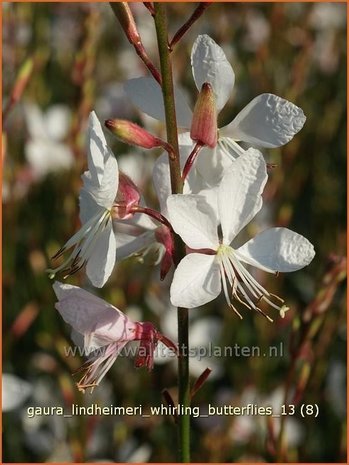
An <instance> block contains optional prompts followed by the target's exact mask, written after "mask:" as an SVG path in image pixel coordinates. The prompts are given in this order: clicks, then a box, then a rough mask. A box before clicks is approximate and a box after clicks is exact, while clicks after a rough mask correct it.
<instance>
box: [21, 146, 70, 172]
mask: <svg viewBox="0 0 349 465" xmlns="http://www.w3.org/2000/svg"><path fill="white" fill-rule="evenodd" d="M25 156H26V159H27V161H28V163H29V164H30V167H31V168H32V170H33V174H34V175H35V176H37V177H38V178H42V177H43V176H46V175H47V174H48V173H53V172H55V171H60V170H64V169H69V168H70V167H71V166H73V165H74V158H73V154H72V152H71V150H70V148H69V147H68V146H67V145H65V144H61V143H58V142H53V141H50V140H49V139H32V140H29V141H28V142H27V143H26V144H25Z"/></svg>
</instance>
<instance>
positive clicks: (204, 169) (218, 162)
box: [194, 145, 234, 186]
mask: <svg viewBox="0 0 349 465" xmlns="http://www.w3.org/2000/svg"><path fill="white" fill-rule="evenodd" d="M233 163H234V160H233V158H232V157H229V156H227V155H225V154H224V153H223V151H222V149H221V148H220V147H219V145H217V146H216V147H215V148H214V149H210V148H208V147H205V148H203V149H201V151H200V153H199V155H198V157H197V160H196V161H195V164H194V167H195V168H196V169H197V171H198V172H199V173H200V175H201V176H202V177H203V179H204V180H205V181H206V183H207V184H208V185H209V186H215V185H217V184H218V183H219V181H220V180H221V179H222V177H223V175H224V173H225V172H226V171H227V170H228V169H229V168H231V166H232V164H233Z"/></svg>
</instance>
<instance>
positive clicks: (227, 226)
mask: <svg viewBox="0 0 349 465" xmlns="http://www.w3.org/2000/svg"><path fill="white" fill-rule="evenodd" d="M267 178H268V176H267V170H266V164H265V161H264V158H263V155H262V154H261V153H260V152H259V151H258V150H255V149H249V150H247V151H246V152H245V153H244V154H243V155H241V156H240V157H239V158H238V159H237V160H236V161H234V163H233V164H232V167H231V168H230V170H229V171H228V172H227V173H226V174H225V175H224V177H223V179H222V181H221V183H220V186H219V189H218V208H219V217H220V219H221V226H222V232H223V242H224V243H225V244H230V243H231V241H232V240H233V239H234V237H235V236H236V235H237V234H238V233H239V231H241V229H242V228H244V227H245V226H246V225H247V224H248V223H249V221H251V219H252V218H253V217H254V216H255V215H256V213H257V212H258V211H259V210H260V209H261V207H262V197H261V195H262V192H263V188H264V186H265V184H266V182H267Z"/></svg>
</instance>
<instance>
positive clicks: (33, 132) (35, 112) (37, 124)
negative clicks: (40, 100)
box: [24, 104, 49, 140]
mask: <svg viewBox="0 0 349 465" xmlns="http://www.w3.org/2000/svg"><path fill="white" fill-rule="evenodd" d="M24 117H25V121H26V123H27V126H28V132H29V136H30V137H31V138H33V139H46V140H48V139H49V136H48V134H47V127H46V124H45V119H44V115H43V113H42V111H41V109H40V108H39V107H38V106H37V105H33V104H26V105H25V106H24Z"/></svg>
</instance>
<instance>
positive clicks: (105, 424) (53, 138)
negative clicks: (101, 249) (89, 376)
mask: <svg viewBox="0 0 349 465" xmlns="http://www.w3.org/2000/svg"><path fill="white" fill-rule="evenodd" d="M195 6H196V4H189V3H187V4H186V3H173V4H169V5H168V6H167V8H168V14H169V29H170V35H171V36H173V35H174V33H175V32H176V31H177V29H178V28H179V27H180V26H181V25H182V24H183V23H184V21H185V20H186V19H187V18H188V17H189V16H190V14H191V13H192V11H193V9H194V7H195ZM2 8H3V105H4V107H5V106H6V104H7V102H8V101H9V96H10V95H11V92H12V90H13V87H14V83H15V82H16V79H18V77H19V75H20V73H21V70H22V76H23V73H24V75H25V74H27V78H28V79H24V80H23V79H22V82H24V85H23V86H22V87H23V89H22V90H23V92H22V93H21V95H20V99H19V101H18V103H17V104H16V105H15V106H14V107H13V108H12V109H11V111H9V112H7V114H6V115H5V120H4V127H3V139H2V142H3V144H2V147H3V194H2V196H3V197H2V198H3V328H4V332H3V373H4V375H3V408H4V414H3V430H4V442H3V446H4V457H3V460H4V461H5V462H46V461H48V462H58V461H73V462H74V461H75V462H84V461H89V462H96V461H110V462H127V461H128V462H137V461H143V462H166V461H168V462H170V461H175V460H176V452H175V446H174V444H175V428H174V424H173V421H172V419H171V418H167V417H156V416H154V417H151V418H150V419H143V418H140V417H138V416H129V417H75V418H71V419H67V418H63V417H60V416H44V415H43V416H41V417H39V416H38V417H35V418H28V415H27V407H28V406H41V407H44V406H45V407H47V406H64V407H65V408H66V409H68V410H69V409H70V405H71V404H72V403H77V404H81V405H90V404H91V403H99V404H100V405H107V406H108V405H111V404H112V405H116V406H117V405H119V406H128V405H130V406H136V405H140V404H142V405H143V407H144V409H145V410H146V409H147V407H149V406H151V405H160V403H161V402H164V401H163V399H162V397H161V391H162V389H164V388H167V389H168V390H169V391H170V392H171V393H172V395H173V396H174V397H175V395H176V394H175V393H176V365H175V363H174V362H173V361H169V362H166V363H165V362H163V361H160V362H159V363H156V365H155V368H154V370H153V371H152V372H151V373H148V372H146V371H145V370H142V369H141V370H136V369H135V368H134V367H133V360H129V359H127V358H120V359H119V360H118V361H117V362H116V363H115V364H114V366H113V367H112V369H111V370H110V372H109V373H108V375H107V376H106V378H105V379H104V380H103V382H102V383H101V386H100V387H98V389H96V390H95V391H94V393H93V394H92V395H91V394H89V393H86V394H85V395H83V394H81V393H79V392H78V391H77V389H76V387H75V384H74V378H73V377H72V375H71V373H72V372H74V371H75V370H76V369H77V368H78V367H79V366H80V365H81V364H82V362H83V361H82V359H81V358H79V357H75V358H74V357H71V356H66V353H65V347H69V346H70V344H71V343H70V329H69V328H67V326H66V325H65V324H64V323H63V321H62V320H61V318H60V316H59V315H58V313H57V312H56V310H55V308H54V302H55V296H54V293H53V290H52V287H51V284H52V283H51V281H50V280H49V278H48V276H47V274H46V273H45V269H46V267H47V266H48V265H49V263H50V256H52V255H53V254H54V252H55V251H56V250H57V249H59V248H60V247H61V246H62V245H63V244H64V243H65V241H66V240H67V239H68V238H69V237H70V236H71V235H72V234H73V233H74V232H75V231H77V229H78V227H79V220H78V192H79V189H80V185H81V181H80V175H81V173H82V172H83V170H84V168H85V166H86V165H85V163H86V159H85V153H86V151H85V129H86V120H87V117H88V113H89V111H90V110H91V109H95V110H96V112H97V114H98V116H99V117H100V119H101V120H102V121H103V120H104V119H106V118H110V117H118V118H128V119H131V120H133V121H136V122H138V123H139V124H142V125H143V126H145V127H147V129H149V130H151V131H156V132H157V133H158V134H163V131H164V128H163V126H162V125H161V124H160V123H158V122H156V121H154V120H152V119H151V118H146V117H145V116H144V115H141V114H140V113H139V112H137V110H136V109H135V108H134V107H133V106H132V105H131V104H130V102H129V101H128V100H127V98H126V96H125V95H124V93H123V82H124V81H125V80H127V79H129V78H132V77H137V76H141V75H146V74H147V71H146V70H145V69H144V67H143V65H142V63H141V62H140V60H139V59H138V57H137V56H136V55H135V53H134V51H133V49H132V47H131V46H130V44H129V43H128V42H127V40H126V39H125V37H124V35H123V31H122V30H121V28H120V26H119V24H118V23H117V21H116V19H115V17H114V16H113V13H112V11H111V9H110V7H109V5H108V4H107V3H99V4H93V3H91V4H84V3H79V4H78V3H76V4H74V3H69V4H68V3H66V4H65V3H5V4H3V5H2ZM131 8H132V10H133V12H134V15H135V18H136V21H137V24H138V27H139V31H140V33H141V36H142V39H143V41H144V44H145V46H146V48H147V50H148V53H149V55H150V56H151V57H152V58H153V60H154V62H155V63H158V58H157V48H156V36H155V31H154V27H153V20H152V17H151V15H150V14H149V11H148V10H147V9H146V8H145V7H144V5H143V4H142V3H138V4H131ZM203 33H206V34H209V35H210V36H211V37H212V38H213V39H214V40H215V41H216V42H217V43H218V44H219V45H221V46H222V47H223V49H224V50H225V53H226V55H227V58H228V59H229V61H230V62H231V64H232V66H233V68H234V71H235V74H236V84H235V87H234V92H233V94H232V97H231V100H230V101H229V102H228V104H227V105H226V107H225V108H224V110H223V111H222V113H221V114H220V123H222V124H223V123H224V122H228V121H230V120H231V119H232V117H233V115H235V114H237V112H238V111H240V110H241V109H242V108H243V107H244V106H245V105H246V104H247V103H248V102H249V101H250V100H251V99H252V98H253V97H255V96H256V95H258V94H260V93H263V92H271V93H275V94H277V95H280V96H282V97H284V98H287V99H289V100H291V101H292V102H294V103H295V104H297V105H298V106H300V107H301V108H302V109H303V110H304V112H305V114H306V116H307V121H306V124H305V126H304V128H303V129H302V131H301V132H300V133H299V134H298V135H297V136H296V137H295V138H294V140H293V141H292V142H290V143H289V144H287V145H286V146H284V147H281V148H279V149H274V150H265V151H264V153H265V157H266V159H267V161H268V162H270V163H275V164H277V167H276V168H274V169H273V170H272V171H271V172H270V178H269V181H268V184H267V187H266V191H265V194H264V200H265V203H264V207H263V210H262V213H261V214H259V215H258V217H257V218H256V220H255V221H254V222H253V223H252V224H251V225H250V226H249V228H248V230H247V232H246V234H247V235H248V236H250V235H252V234H255V233H256V231H259V230H262V229H264V228H266V227H269V226H276V225H278V226H287V227H289V228H291V229H293V230H295V231H297V232H299V233H301V234H303V235H304V236H306V237H307V238H308V239H309V240H310V241H311V242H312V243H313V244H314V246H315V249H316V257H315V259H314V261H313V262H312V264H311V265H310V266H309V267H307V268H305V269H303V270H301V271H299V272H297V273H290V274H288V275H283V276H279V277H278V278H275V277H274V276H268V275H267V274H266V273H260V274H258V279H259V280H260V282H261V283H262V284H263V285H265V286H266V287H267V288H268V289H269V290H270V291H272V292H274V293H276V294H278V295H280V296H282V297H284V298H285V299H286V302H287V304H288V305H289V306H290V307H291V310H290V311H289V312H288V313H287V314H286V318H285V319H279V318H276V319H275V321H274V323H273V324H271V323H269V322H268V321H266V320H265V319H264V318H262V317H260V316H259V315H257V314H254V313H252V312H247V311H244V319H243V320H242V321H240V320H239V318H237V317H236V316H235V315H234V314H233V313H232V311H230V310H229V309H228V308H227V307H226V304H225V301H224V299H218V300H216V301H214V302H212V303H211V304H209V305H206V306H204V307H202V308H200V309H193V310H192V312H191V333H190V339H191V346H192V347H202V346H207V345H208V344H209V343H211V344H214V345H217V346H220V347H224V346H233V345H234V344H235V343H237V344H239V346H248V347H251V346H258V347H260V348H261V350H262V351H264V350H265V351H268V348H269V347H270V346H276V347H278V348H279V349H278V350H279V351H278V355H277V356H274V357H242V356H240V357H238V356H235V357H211V358H209V359H206V360H202V361H201V362H199V361H198V360H196V359H194V358H193V359H192V360H191V375H192V381H194V380H195V378H196V377H197V376H198V375H199V374H200V373H201V371H202V370H204V369H205V368H206V367H207V366H209V367H210V368H212V370H213V371H212V374H211V376H210V378H209V379H208V380H207V382H206V383H205V384H204V386H203V387H202V388H201V390H200V391H199V392H198V394H197V395H196V396H195V398H194V401H193V405H196V406H200V408H201V409H202V411H204V410H205V408H207V405H208V404H211V405H215V406H218V405H242V406H243V405H247V404H248V403H254V404H256V405H259V406H261V405H273V406H275V408H276V409H277V408H280V405H281V404H282V403H283V402H284V398H285V391H287V393H288V399H289V403H293V404H295V405H296V414H295V415H294V416H292V417H288V418H287V420H285V423H284V425H283V428H284V430H285V445H286V446H285V449H284V451H283V455H282V458H283V460H284V461H285V462H298V461H300V462H343V461H346V459H345V457H346V444H345V439H346V429H345V423H346V384H345V378H346V318H345V310H346V306H345V302H346V299H345V287H344V279H345V270H346V262H345V253H346V250H345V243H346V240H345V239H346V174H345V173H346V5H345V4H343V3H342V4H340V3H272V4H271V3H265V4H264V3H258V4H257V3H256V4H253V3H246V4H243V3H224V4H223V3H215V4H213V5H212V6H211V7H210V8H209V9H208V10H207V11H206V12H205V14H204V15H203V16H202V17H201V18H200V20H199V21H198V22H197V23H195V25H194V26H193V27H192V28H191V29H190V31H189V32H188V33H187V34H186V35H185V36H184V38H183V39H182V41H181V42H180V44H178V45H177V47H176V48H175V51H174V53H173V59H174V69H175V79H176V82H178V83H180V84H181V85H182V87H184V89H185V90H186V92H187V95H188V100H189V102H190V103H191V104H193V103H194V102H195V98H196V95H197V91H196V89H195V87H194V84H193V79H192V75H191V69H190V50H191V46H192V44H193V41H194V40H195V38H196V36H197V35H198V34H203ZM23 64H24V71H23ZM107 137H108V141H109V143H110V145H111V146H112V148H113V149H114V153H115V154H116V156H117V158H118V161H119V163H120V167H121V169H123V170H124V171H126V172H128V173H130V175H131V177H132V178H133V179H134V181H135V182H136V183H138V184H139V185H140V187H141V188H142V190H143V192H144V195H145V197H146V199H147V202H148V204H150V205H153V206H154V207H156V205H157V204H156V198H155V195H154V191H153V187H152V184H151V169H152V164H153V162H154V159H155V157H156V156H157V155H159V152H156V151H154V152H153V153H150V152H147V153H144V152H141V151H136V150H134V149H133V148H131V147H128V146H125V145H123V144H120V143H117V142H116V141H115V140H114V139H112V138H110V137H109V135H107ZM151 261H152V260H151V256H148V257H146V258H145V259H144V260H143V263H142V260H140V259H139V257H138V258H137V257H134V258H130V259H128V260H126V261H124V262H122V263H120V264H119V265H118V266H117V268H116V270H115V272H114V274H113V275H112V277H111V279H110V280H109V281H108V283H107V285H106V286H105V287H104V288H103V289H102V290H95V292H98V295H99V296H102V297H103V298H105V299H106V300H107V301H109V302H111V303H112V304H113V305H115V306H117V307H118V308H120V309H121V310H123V311H125V312H126V313H127V314H128V315H129V316H130V317H132V318H134V319H138V320H141V321H142V320H143V321H145V320H149V321H152V322H154V324H156V326H157V327H158V328H159V329H161V330H162V331H163V332H164V333H165V334H167V335H169V336H173V331H174V328H175V320H176V316H175V310H174V309H173V308H172V307H171V306H170V304H169V301H168V286H169V283H170V280H169V279H168V280H166V281H165V282H164V283H160V281H159V269H158V267H153V266H152V263H151ZM69 282H70V283H72V284H77V285H80V286H85V287H88V283H87V282H86V278H85V276H84V273H83V272H81V273H80V274H77V275H75V276H74V277H72V278H69ZM90 289H91V287H90ZM280 347H281V348H282V349H280ZM302 404H311V405H314V404H317V406H318V407H319V415H318V417H317V418H314V416H309V417H306V418H302V417H301V415H300V413H299V408H300V406H301V405H302ZM279 430H280V421H279V420H278V419H271V418H269V420H268V419H267V418H266V417H246V416H240V417H236V416H235V417H234V416H216V417H210V418H208V419H203V418H201V419H200V418H197V419H194V418H193V421H192V460H193V461H194V462H195V461H196V462H199V461H201V462H213V461H214V462H252V461H253V462H256V461H261V462H273V461H276V460H277V458H280V456H278V455H277V445H278V434H279Z"/></svg>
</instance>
